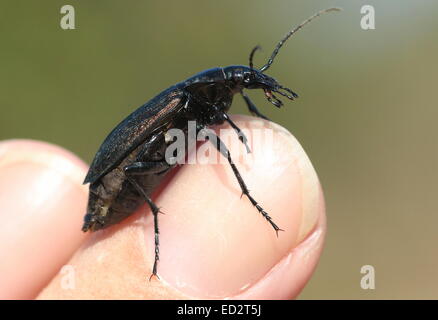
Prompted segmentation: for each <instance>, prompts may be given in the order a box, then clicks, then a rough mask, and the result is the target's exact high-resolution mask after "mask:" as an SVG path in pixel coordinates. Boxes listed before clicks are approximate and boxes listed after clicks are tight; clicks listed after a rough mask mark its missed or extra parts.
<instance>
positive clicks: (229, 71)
mask: <svg viewBox="0 0 438 320" xmlns="http://www.w3.org/2000/svg"><path fill="white" fill-rule="evenodd" d="M340 10H341V9H339V8H329V9H326V10H321V11H319V12H317V13H316V14H314V15H313V16H311V17H310V18H308V19H307V20H305V21H303V22H302V23H301V24H299V25H298V26H297V27H295V28H294V29H292V30H291V31H289V32H288V33H287V34H286V36H285V37H284V38H283V39H281V40H280V42H278V44H277V46H276V47H275V49H274V51H273V52H272V54H271V57H270V58H269V60H268V62H266V64H265V65H263V66H262V67H261V68H260V69H256V68H254V65H253V57H254V53H255V52H256V51H257V50H258V49H260V47H259V46H256V47H255V48H254V49H252V51H251V53H250V55H249V67H246V66H240V67H238V66H234V67H228V68H225V75H226V79H227V80H231V81H232V83H233V84H234V90H236V91H241V90H242V89H263V91H264V92H265V96H266V98H267V99H268V100H269V102H271V103H272V104H273V105H275V106H276V107H280V106H281V105H282V104H283V103H282V102H281V100H280V99H278V98H277V97H276V96H275V95H274V93H278V94H280V95H282V96H284V97H286V98H288V99H290V100H294V99H295V98H298V95H297V94H296V93H295V92H293V91H292V90H291V89H289V88H286V87H283V86H282V85H280V84H279V83H278V82H277V81H276V80H275V79H274V78H272V77H270V76H268V75H266V74H264V72H265V71H266V70H268V69H269V67H270V66H271V65H272V63H273V62H274V59H275V57H276V56H277V54H278V52H279V50H280V48H281V47H282V46H283V44H284V43H285V42H286V41H287V40H288V39H289V38H290V37H291V36H292V35H293V34H294V33H295V32H297V31H298V30H300V29H301V28H302V27H303V26H304V25H306V24H307V23H309V22H310V21H312V20H313V19H315V18H317V17H319V16H320V15H322V14H324V13H326V12H331V11H340Z"/></svg>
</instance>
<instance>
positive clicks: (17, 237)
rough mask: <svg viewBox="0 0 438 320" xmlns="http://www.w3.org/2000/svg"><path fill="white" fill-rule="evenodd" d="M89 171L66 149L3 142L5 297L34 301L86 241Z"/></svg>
mask: <svg viewBox="0 0 438 320" xmlns="http://www.w3.org/2000/svg"><path fill="white" fill-rule="evenodd" d="M86 168H87V166H86V165H85V163H84V162H82V161H81V160H80V159H79V158H77V157H76V156H74V155H73V154H72V153H70V152H68V151H66V150H65V149H63V148H60V147H58V146H54V145H52V144H48V143H45V142H39V141H33V140H7V141H3V142H1V143H0V189H1V190H2V192H1V194H0V216H1V218H2V224H1V225H0V256H1V257H0V260H1V261H2V263H1V265H0V282H1V283H2V286H1V287H0V296H1V297H2V298H8V299H28V298H32V297H34V296H36V294H37V293H38V291H39V290H40V289H42V287H44V285H45V284H46V283H47V282H48V281H49V280H50V278H51V277H52V276H53V275H54V274H56V272H57V270H58V268H59V267H60V266H61V265H62V264H63V263H65V261H67V259H68V258H69V257H70V256H71V254H72V253H73V252H74V251H75V250H76V249H77V247H78V246H79V245H80V243H81V242H82V241H83V239H84V235H83V234H82V233H81V232H80V224H81V222H82V215H83V213H84V212H85V204H86V197H87V192H86V188H85V186H82V184H81V180H82V179H83V177H84V175H85V173H86Z"/></svg>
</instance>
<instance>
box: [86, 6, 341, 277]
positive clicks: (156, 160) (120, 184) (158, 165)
mask: <svg viewBox="0 0 438 320" xmlns="http://www.w3.org/2000/svg"><path fill="white" fill-rule="evenodd" d="M339 10H340V9H338V8H330V9H326V10H322V11H320V12H318V13H316V14H315V15H313V16H312V17H310V18H308V19H307V20H305V21H304V22H303V23H301V24H300V25H298V26H297V27H295V28H294V29H292V30H291V31H289V32H288V33H287V34H286V36H285V37H284V38H283V39H282V40H281V41H280V42H279V43H278V44H277V46H276V47H275V49H274V51H273V53H272V55H271V57H270V59H269V60H268V62H267V63H266V64H265V65H264V66H262V67H261V68H260V69H255V68H254V67H253V55H254V53H255V52H256V51H257V49H258V47H255V48H254V49H253V50H252V51H251V53H250V57H249V66H229V67H225V68H214V69H209V70H206V71H203V72H200V73H198V74H196V75H194V76H193V77H191V78H189V79H187V80H185V81H182V82H180V83H178V84H176V85H174V86H172V87H170V88H168V89H166V90H164V91H163V92H161V93H160V94H158V95H157V96H156V97H155V98H153V99H152V100H150V101H148V102H147V103H145V104H144V105H143V106H141V107H140V108H138V109H137V110H135V111H134V112H133V113H132V114H130V115H129V116H128V117H127V118H126V119H124V120H123V121H122V122H121V123H120V124H119V125H118V126H117V127H116V128H114V130H113V131H111V133H110V134H109V135H108V136H107V138H106V139H105V141H104V142H103V143H102V145H101V146H100V148H99V150H98V151H97V153H96V156H95V158H94V160H93V162H92V164H91V167H90V170H89V171H88V174H87V176H86V178H85V181H84V184H86V183H90V193H89V200H88V208H87V213H86V215H85V217H84V225H83V227H82V230H83V231H84V232H86V231H89V230H90V231H96V230H99V229H103V228H106V227H108V226H110V225H113V224H116V223H118V222H120V221H121V220H123V219H125V218H126V217H128V216H129V215H131V214H132V213H133V212H134V211H135V210H136V209H137V208H138V207H139V206H140V205H141V204H143V203H144V202H145V201H146V202H147V203H148V204H149V206H150V208H151V211H152V214H153V216H154V227H155V262H154V266H153V269H152V275H157V262H158V260H159V250H158V249H159V236H158V234H159V232H158V213H159V209H158V207H157V205H156V204H155V203H154V202H153V201H152V200H151V198H150V195H151V193H152V192H153V190H154V189H155V187H156V186H157V185H158V184H159V183H160V182H161V181H162V179H163V178H164V176H165V175H166V173H168V172H169V170H171V169H172V168H173V167H174V166H175V165H174V164H169V163H168V161H166V159H165V150H166V148H167V146H168V145H169V141H168V140H167V139H166V132H167V131H168V130H169V129H171V128H178V129H181V130H183V131H184V132H187V124H188V121H193V120H194V121H196V125H197V127H196V129H197V130H198V131H199V130H201V129H203V128H205V127H208V126H210V125H214V124H221V123H223V122H225V121H226V122H227V123H229V124H230V125H231V127H232V128H233V129H234V130H235V131H236V132H237V133H238V135H239V139H240V140H241V141H242V143H244V144H245V145H246V138H245V136H244V135H243V134H242V132H241V131H240V129H239V128H238V127H237V126H236V125H235V124H234V123H233V122H232V121H231V119H230V118H229V117H228V115H227V112H228V110H229V109H230V107H231V103H232V100H233V96H234V95H235V94H236V93H240V94H241V95H242V97H243V99H244V100H245V102H246V104H247V106H248V109H249V111H250V112H251V113H252V114H253V115H255V116H257V117H261V118H264V119H266V117H265V116H263V115H262V114H261V113H260V112H259V111H258V109H257V108H256V106H255V105H254V104H253V103H252V102H251V100H250V99H249V97H248V96H247V95H246V94H245V93H244V92H243V90H244V89H262V90H264V92H265V96H266V98H267V100H268V101H269V102H271V103H272V104H273V105H275V106H276V107H281V106H282V104H283V103H282V102H281V100H279V99H278V98H277V97H276V96H275V95H274V93H278V94H280V95H282V96H284V97H286V98H288V99H290V100H294V99H295V98H297V97H298V95H297V94H296V93H295V92H293V91H292V90H291V89H288V88H286V87H283V86H282V85H280V84H279V83H278V82H277V81H276V80H275V79H274V78H272V77H270V76H268V75H266V74H264V72H265V71H266V70H267V69H269V67H270V66H271V65H272V63H273V61H274V59H275V57H276V55H277V54H278V51H279V49H280V48H281V47H282V46H283V44H284V42H285V41H286V40H287V39H289V38H290V37H291V36H292V35H293V34H294V33H295V32H296V31H298V30H299V29H301V28H302V27H303V26H304V25H305V24H307V23H309V22H310V21H311V20H313V19H314V18H316V17H318V16H320V15H321V14H323V13H326V12H329V11H339ZM186 138H187V134H186ZM214 144H215V146H216V147H217V149H218V150H219V151H220V152H221V153H222V155H223V156H225V157H226V158H227V159H228V162H229V164H230V165H231V167H232V169H233V172H234V174H235V176H236V178H237V181H238V183H239V185H240V187H241V189H242V193H243V194H244V195H246V197H247V198H248V199H249V200H250V201H251V203H252V204H253V205H254V206H255V207H256V209H257V210H258V211H259V212H260V213H261V214H262V215H263V216H264V217H265V218H266V220H267V221H268V222H269V223H270V224H271V226H272V227H273V228H274V230H275V231H276V232H277V233H278V231H279V230H281V229H280V228H279V227H278V226H277V225H276V224H275V223H274V221H273V220H272V219H271V217H270V216H269V215H268V213H267V212H266V211H265V210H263V208H262V207H261V206H260V205H259V204H258V202H257V201H256V200H255V199H254V198H253V197H252V196H251V195H250V193H249V191H248V188H247V187H246V185H245V182H244V181H243V179H242V177H241V176H240V174H239V171H238V169H237V167H236V166H235V164H234V163H233V161H232V159H231V155H230V153H229V151H228V149H226V147H225V146H224V144H223V143H222V142H221V141H220V139H219V138H218V137H216V142H215V143H214ZM247 149H249V148H248V147H247Z"/></svg>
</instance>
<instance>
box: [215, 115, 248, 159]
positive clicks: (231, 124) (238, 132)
mask: <svg viewBox="0 0 438 320" xmlns="http://www.w3.org/2000/svg"><path fill="white" fill-rule="evenodd" d="M222 117H223V118H224V119H225V121H226V122H228V123H229V124H230V126H231V127H232V128H233V129H234V131H236V132H237V135H238V137H239V140H240V141H242V143H243V144H244V145H245V147H246V152H248V153H251V149H250V148H249V146H248V139H247V137H246V136H245V134H244V133H243V132H242V130H240V128H239V127H238V126H236V124H235V123H234V122H233V121H232V120H231V119H230V117H229V116H228V114H226V113H225V112H223V114H222Z"/></svg>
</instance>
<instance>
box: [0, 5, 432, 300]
mask: <svg viewBox="0 0 438 320" xmlns="http://www.w3.org/2000/svg"><path fill="white" fill-rule="evenodd" d="M65 4H71V5H73V6H74V7H75V9H76V30H62V29H61V28H60V27H59V21H60V18H61V14H60V12H59V10H60V8H61V6H62V5H65ZM366 4H370V5H373V6H374V8H375V10H376V29H375V30H368V31H364V30H362V29H361V28H360V19H361V17H362V15H361V14H360V8H361V7H362V6H363V5H366ZM330 6H340V7H343V8H344V11H343V12H342V13H335V14H329V15H326V16H325V17H323V18H322V19H320V20H318V21H315V22H314V23H312V24H311V25H309V26H307V27H306V28H305V29H304V30H302V31H301V32H299V33H298V34H297V35H296V36H295V37H294V38H293V40H291V41H290V42H288V43H287V45H286V46H285V48H284V49H283V50H282V51H281V52H280V54H279V56H278V58H277V60H276V62H275V63H274V65H273V67H272V68H271V69H270V70H269V72H268V74H270V75H272V76H274V77H275V78H277V79H278V80H279V82H280V83H283V84H285V85H287V86H289V87H290V88H293V89H294V90H296V91H297V92H298V93H299V94H300V99H299V100H297V101H296V102H293V103H291V102H289V103H286V105H285V107H284V108H283V109H282V110H278V109H276V108H274V107H273V106H272V105H270V104H269V103H268V102H267V101H266V100H265V99H264V98H263V94H262V92H248V93H249V94H250V95H251V97H252V98H253V100H254V102H255V103H256V105H258V106H259V108H260V109H261V110H262V111H263V112H264V113H265V114H266V115H267V116H269V117H270V118H271V119H272V120H274V121H275V122H278V123H280V124H281V125H283V126H285V127H286V128H288V129H289V130H290V131H291V132H292V133H293V134H294V135H295V136H296V137H297V138H298V139H299V141H300V142H301V144H302V145H303V147H304V148H305V150H306V151H307V153H308V155H309V157H310V158H311V160H312V162H313V164H314V166H315V168H316V171H317V172H318V174H319V177H320V179H321V182H322V185H323V188H324V191H325V196H326V201H327V210H328V212H327V213H328V222H329V232H328V237H327V242H326V248H325V251H324V254H323V256H322V259H321V262H320V264H319V266H318V268H317V270H316V272H315V275H314V277H313V278H312V280H311V281H310V283H309V284H308V286H307V287H306V288H305V289H304V291H303V293H302V295H301V296H300V298H315V299H325V298H328V299H338V298H347V299H377V298H383V299H393V298H394V299H399V298H402V299H403V298H414V299H419V298H426V299H429V298H438V249H437V243H438V241H437V240H438V233H437V226H438V214H437V213H438V212H437V208H438V206H437V187H436V186H437V181H438V174H437V166H436V165H437V160H438V159H437V158H438V148H437V133H438V129H437V125H436V123H437V121H438V108H437V103H436V97H435V96H434V94H435V92H436V91H435V90H437V77H438V63H437V58H438V41H437V40H438V19H437V16H438V2H437V1H433V0H430V1H426V0H417V1H409V0H405V1H401V0H392V1H391V0H386V1H359V0H358V1H350V0H343V1H341V0H339V1H304V0H303V1H292V0H282V1H275V0H273V1H269V2H268V1H261V0H259V1H250V0H245V1H232V0H222V1H201V0H197V1H195V0H185V1H133V0H132V1H116V0H114V1H85V0H75V1H44V2H42V1H38V2H37V1H34V2H32V1H17V0H16V1H2V2H1V4H0V39H1V44H0V46H1V50H0V88H1V89H0V90H1V91H0V93H1V94H0V110H1V113H0V139H10V138H32V139H40V140H46V141H49V142H52V143H55V144H59V145H61V146H63V147H65V148H67V149H70V150H72V151H73V152H75V153H77V154H78V155H79V156H80V157H82V158H83V159H84V160H86V161H88V162H89V161H90V160H91V159H92V157H93V155H94V153H95V151H96V150H97V148H98V147H99V145H100V143H101V142H102V140H103V139H104V138H105V136H106V135H107V133H108V132H109V131H110V130H111V129H112V128H113V127H114V126H115V125H116V124H117V123H118V122H119V121H120V120H121V119H123V118H124V117H125V116H126V115H128V114H129V113H130V112H131V111H133V110H134V109H135V108H137V107H138V106H140V105H141V104H143V103H144V102H145V101H147V100H149V99H150V98H152V97H153V96H154V95H155V94H157V93H158V92H160V91H161V90H163V89H165V88H167V87H168V86H170V85H172V84H174V83H176V82H179V81H181V80H182V79H185V78H187V77H189V76H191V75H192V74H194V73H196V72H199V71H201V70H203V69H207V68H211V67H215V66H226V65H230V64H247V59H248V54H249V51H250V50H251V48H253V46H254V45H256V44H260V45H262V47H263V51H262V52H261V53H257V54H256V58H255V60H256V65H258V66H261V65H262V64H263V63H264V62H265V61H266V59H267V56H268V55H269V54H270V53H271V51H272V49H273V47H274V45H275V43H276V42H277V41H278V40H279V39H280V38H281V36H283V35H284V34H285V33H286V31H287V30H289V29H290V28H291V26H293V25H296V24H297V23H299V22H301V21H302V20H304V19H305V18H307V17H308V16H309V15H311V14H313V13H314V12H316V11H318V10H320V9H323V8H326V7H330ZM232 112H234V113H247V111H246V110H245V107H244V104H243V102H242V99H241V98H240V97H236V99H235V102H234V107H233V109H232ZM363 265H373V266H374V267H375V270H376V288H375V290H363V289H361V287H360V279H361V277H362V274H361V273H360V268H361V266H363Z"/></svg>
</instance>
